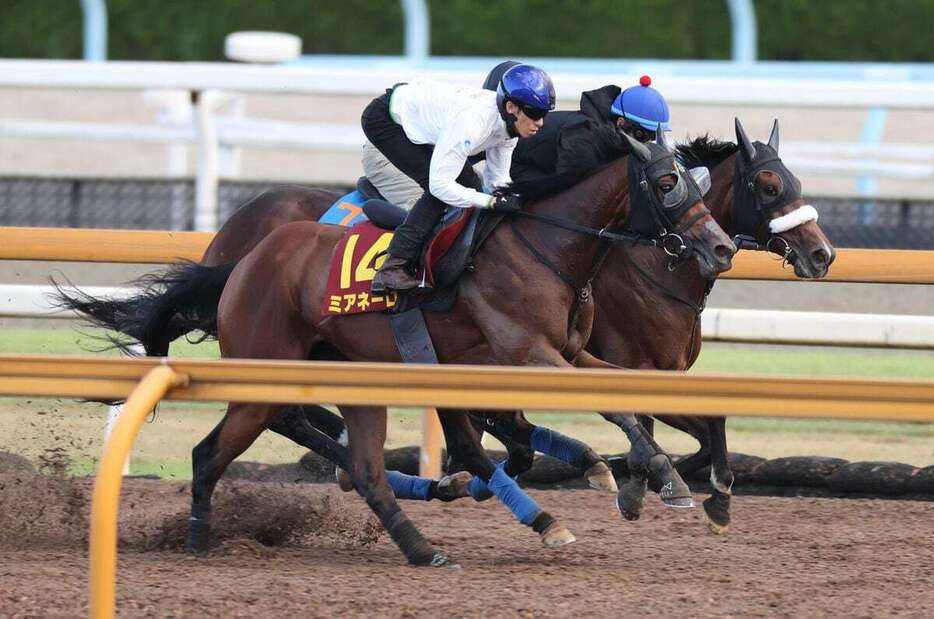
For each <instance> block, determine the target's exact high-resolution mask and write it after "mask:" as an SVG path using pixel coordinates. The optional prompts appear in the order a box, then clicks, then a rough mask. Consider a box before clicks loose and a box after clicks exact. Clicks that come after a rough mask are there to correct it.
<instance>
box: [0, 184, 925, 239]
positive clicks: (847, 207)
mask: <svg viewBox="0 0 934 619" xmlns="http://www.w3.org/2000/svg"><path fill="white" fill-rule="evenodd" d="M271 186H274V184H272V183H255V182H249V183H247V182H223V183H221V186H220V191H219V204H220V220H221V221H224V220H225V219H226V218H227V217H229V216H230V214H231V213H232V212H233V211H234V210H236V209H237V207H238V206H240V205H241V204H243V203H244V202H245V201H246V200H248V199H249V198H251V197H253V196H255V195H256V194H258V193H259V192H261V191H263V190H264V189H267V188H269V187H271ZM332 189H335V190H338V191H339V190H341V189H346V188H344V187H332ZM194 202H195V192H194V183H193V182H192V181H185V180H179V181H170V180H138V179H66V178H48V179H44V178H3V179H0V225H2V226H49V227H63V228H128V229H132V228H136V229H145V228H149V229H156V230H171V229H176V230H190V229H191V228H192V227H193V222H194ZM811 203H812V204H813V205H814V206H815V207H816V208H817V210H818V211H819V213H820V225H821V227H822V228H823V229H824V231H825V232H826V233H827V235H828V237H829V238H830V240H831V242H833V244H834V245H835V246H837V247H867V248H888V249H934V201H908V200H875V201H872V202H869V203H867V202H866V201H865V200H864V199H857V198H814V197H812V198H811Z"/></svg>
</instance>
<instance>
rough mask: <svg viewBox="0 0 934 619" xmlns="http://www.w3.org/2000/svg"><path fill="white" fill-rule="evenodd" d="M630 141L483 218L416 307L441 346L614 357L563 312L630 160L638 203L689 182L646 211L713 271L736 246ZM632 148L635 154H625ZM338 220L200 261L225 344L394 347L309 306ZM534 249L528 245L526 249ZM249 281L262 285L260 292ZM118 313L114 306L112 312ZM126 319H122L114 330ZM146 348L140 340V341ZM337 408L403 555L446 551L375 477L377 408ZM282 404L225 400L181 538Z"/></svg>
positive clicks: (300, 354) (577, 362) (201, 458)
mask: <svg viewBox="0 0 934 619" xmlns="http://www.w3.org/2000/svg"><path fill="white" fill-rule="evenodd" d="M632 148H633V150H634V152H635V153H637V156H633V157H630V158H628V160H627V158H621V159H619V160H617V161H615V162H613V163H610V164H609V165H607V166H605V167H604V168H603V169H601V170H600V171H598V172H596V173H595V174H593V175H592V176H590V177H589V178H587V179H586V180H584V181H583V182H581V183H579V184H578V185H576V186H574V187H573V188H571V189H570V190H568V191H565V192H563V193H561V194H558V195H556V196H554V197H552V198H548V199H544V200H540V201H536V202H532V203H530V204H529V205H528V207H527V209H526V211H525V213H526V215H525V216H524V217H523V218H520V219H518V220H516V221H514V222H512V225H511V226H510V227H507V226H504V225H501V226H499V227H497V228H496V229H495V230H494V231H493V233H492V235H491V236H490V238H489V240H488V241H487V242H486V244H485V245H484V246H483V247H482V248H481V249H480V251H479V252H478V254H477V256H476V271H475V272H473V273H471V274H469V275H468V276H465V277H464V278H463V279H462V280H461V282H460V287H459V295H458V298H457V301H456V303H455V306H454V308H453V310H452V311H450V312H446V313H438V314H433V313H429V314H428V315H427V322H428V327H429V331H430V332H431V333H432V334H433V337H434V340H435V345H436V350H437V353H438V358H439V360H441V361H442V362H445V363H484V364H490V363H493V364H509V365H548V366H555V367H572V366H577V367H598V368H611V367H614V366H612V365H611V364H608V363H606V362H604V361H601V360H599V359H597V358H595V357H593V356H592V355H590V354H588V353H586V352H584V350H583V346H584V344H585V343H586V341H587V337H588V335H589V333H590V329H591V322H592V317H593V306H592V304H591V303H584V304H581V305H580V306H579V308H578V309H579V311H578V312H577V316H576V320H569V316H570V315H571V312H572V307H574V306H575V298H577V296H578V295H580V293H581V290H584V289H586V290H587V291H588V292H589V281H590V280H591V279H592V278H593V276H594V275H595V274H596V273H597V272H598V271H599V268H598V267H599V265H600V264H601V263H602V260H598V257H599V255H600V254H601V251H600V250H601V247H605V244H606V243H607V241H608V239H614V237H615V240H625V241H626V242H631V238H632V237H631V236H628V237H624V236H617V235H614V233H613V232H611V230H614V229H618V228H621V227H622V226H623V225H624V223H625V222H627V221H628V220H629V219H630V216H631V215H635V214H636V213H637V211H635V210H633V209H631V208H630V184H629V174H634V173H639V174H641V176H642V178H643V180H646V179H648V180H649V181H651V182H650V183H648V184H646V183H641V184H639V185H634V186H636V187H639V186H641V187H642V191H643V192H644V193H646V194H648V198H646V199H647V200H648V203H649V204H654V205H661V204H664V205H665V206H670V205H669V204H668V203H667V202H666V198H665V196H666V195H667V194H668V193H672V194H673V195H674V194H679V192H678V190H677V188H678V186H679V183H680V184H683V185H688V186H689V187H688V189H687V190H684V189H683V187H682V191H681V192H680V193H681V194H683V197H684V199H682V200H681V201H680V203H679V204H677V205H674V206H677V207H678V208H676V209H674V210H673V211H672V212H671V213H664V212H661V211H659V212H655V213H652V214H651V217H652V218H654V220H655V221H656V222H658V221H659V220H662V221H667V224H668V230H672V231H674V232H675V233H677V234H679V235H680V236H679V237H678V238H679V240H681V239H683V241H686V242H687V243H688V244H689V245H690V246H691V247H692V249H693V255H694V256H695V258H696V259H697V263H698V265H699V270H700V271H701V272H702V273H704V275H705V276H706V277H710V278H713V277H715V276H716V275H717V274H718V273H719V272H722V271H723V270H725V269H727V268H729V265H730V258H731V256H732V254H733V252H734V251H735V248H734V246H733V244H732V242H731V241H730V239H729V238H728V237H727V236H726V235H725V234H724V233H723V232H722V230H720V229H719V227H717V226H716V224H715V223H713V220H712V219H711V218H710V215H709V212H708V211H707V210H706V207H705V206H704V204H703V201H702V199H701V196H700V192H699V191H698V190H697V188H696V185H695V184H694V183H693V180H691V179H690V178H689V177H688V176H686V175H683V174H682V175H680V177H679V176H678V166H677V165H676V164H675V163H674V160H673V157H672V156H671V153H670V152H668V151H667V149H665V148H664V147H662V146H659V145H655V144H652V145H640V144H637V143H633V144H632ZM635 161H637V163H635V164H634V165H633V164H632V163H630V162H635ZM627 166H628V169H627ZM666 166H667V167H666ZM691 187H693V190H692V189H691ZM643 197H644V196H643ZM672 213H677V217H676V218H674V219H672V218H671V216H672ZM527 217H536V219H534V220H529V219H527ZM653 232H656V231H655V230H653ZM666 232H667V230H666ZM343 233H344V231H343V230H342V229H340V228H336V227H333V226H327V225H321V224H317V223H313V222H308V221H303V222H294V223H290V224H287V225H283V226H281V227H278V228H276V229H275V230H274V231H273V232H271V233H270V234H269V235H268V236H266V237H265V238H263V240H262V241H261V242H260V243H259V244H258V245H257V246H256V247H255V249H253V251H251V252H250V253H249V254H248V255H246V256H245V257H244V258H243V259H242V260H240V261H239V262H237V263H236V266H235V267H233V268H232V269H231V266H230V265H229V264H226V265H221V266H218V267H214V268H213V269H207V271H208V272H210V273H212V274H214V273H216V274H219V275H217V278H218V281H219V280H220V279H226V278H229V279H226V285H225V286H224V288H223V295H222V297H221V300H220V303H219V305H217V306H216V311H217V334H218V337H219V340H220V343H221V352H222V354H223V355H224V356H226V357H247V358H275V359H306V358H310V357H315V356H316V355H317V354H320V351H322V350H323V351H325V352H324V354H325V355H327V354H333V353H336V354H337V355H339V356H340V357H342V358H347V359H350V360H364V359H365V360H377V361H398V360H399V356H398V353H397V351H396V348H395V344H394V342H393V339H392V336H391V333H390V330H389V328H388V318H387V316H385V315H383V314H358V315H352V316H340V317H334V316H322V315H320V311H319V308H320V307H321V304H322V303H321V302H322V298H323V295H324V281H323V278H321V277H320V273H321V272H322V270H324V269H326V267H327V265H328V263H329V260H330V258H331V254H332V253H333V251H334V247H335V245H336V243H337V241H338V240H339V239H340V237H341V236H342V235H343ZM520 239H521V241H520ZM533 248H537V249H535V250H534V251H533ZM683 248H684V245H683V244H682V249H683ZM533 255H534V256H535V258H536V259H532V260H530V259H529V258H530V257H531V256H533ZM201 268H202V269H203V267H201ZM202 272H203V271H202ZM556 274H559V275H561V274H563V277H556ZM588 275H589V277H588ZM214 281H215V280H213V279H212V278H211V277H206V278H201V280H200V281H199V282H196V283H195V284H194V285H192V286H190V287H189V288H188V293H190V294H193V296H194V297H197V296H198V295H197V291H198V289H199V285H200V284H204V283H205V282H214ZM532 281H534V282H536V285H535V286H534V287H533V286H524V285H523V284H524V283H525V282H532ZM572 282H580V283H581V284H584V286H583V287H582V288H580V289H577V290H574V289H573V288H572V286H568V285H567V284H568V283H572ZM258 291H265V293H264V294H263V295H258V294H257V293H258ZM165 296H166V295H164V294H163V295H161V297H160V295H159V294H158V293H152V295H150V297H149V298H148V300H149V301H150V302H151V303H150V308H149V309H150V310H152V309H153V306H155V305H158V304H159V300H160V298H162V297H165ZM167 296H168V297H171V298H172V302H171V304H172V305H174V307H173V308H172V311H171V312H170V321H175V323H174V325H175V326H176V327H177V326H178V324H179V318H178V316H179V315H181V316H183V317H184V316H185V315H186V312H188V311H189V309H190V308H183V307H181V306H180V305H178V304H177V301H179V297H178V296H173V294H171V293H170V294H168V295H167ZM85 300H86V299H85ZM78 301H79V302H78V303H75V306H76V305H78V304H79V303H80V300H78ZM85 309H87V307H86V308H85ZM204 309H209V308H205V307H204V306H203V305H202V306H199V304H198V303H197V302H196V303H195V304H194V309H191V310H190V311H191V313H190V314H189V316H192V317H195V318H201V317H202V316H201V315H199V313H198V312H199V311H201V310H204ZM137 310H139V307H137V308H136V310H134V311H135V312H136V314H135V315H133V316H132V319H133V320H135V321H136V322H137V325H136V333H139V334H142V335H143V336H145V332H146V330H147V328H148V325H147V322H148V320H149V318H151V313H147V312H146V311H143V312H139V311H137ZM87 313H88V314H89V315H92V316H93V314H94V312H93V311H88V312H87ZM117 313H119V312H117ZM128 316H129V314H123V315H121V316H120V318H121V320H124V319H127V318H128ZM99 322H100V321H99ZM131 322H132V321H131ZM569 322H570V323H571V324H569ZM102 324H103V323H102ZM170 324H171V322H170ZM140 325H143V326H142V327H140ZM123 326H124V327H126V326H127V325H123ZM121 330H124V329H121ZM127 330H132V329H126V330H124V332H126V331H127ZM141 341H143V340H141ZM152 351H153V349H152V348H150V347H148V346H147V352H152ZM339 408H340V409H341V412H342V413H343V415H344V419H345V422H346V426H347V430H348V434H349V443H350V457H351V466H350V473H351V477H352V479H353V482H354V484H355V486H356V488H357V490H358V492H359V493H360V494H361V495H362V496H364V498H365V499H366V500H367V502H368V504H369V505H370V507H371V508H372V509H373V510H374V512H376V514H377V515H378V516H379V517H380V520H381V522H382V523H383V525H384V527H385V528H386V529H387V530H388V531H389V533H390V535H391V536H392V537H393V539H394V540H395V541H396V543H397V544H398V545H399V547H400V549H401V550H402V551H403V553H404V554H405V555H406V557H407V558H408V560H409V561H410V562H411V563H413V564H416V565H426V564H431V565H440V564H445V563H447V562H448V559H447V558H446V557H445V556H444V555H443V554H441V553H440V552H438V551H437V550H436V549H435V548H434V547H433V546H432V545H431V544H430V543H428V541H427V540H425V539H424V538H423V537H422V536H421V535H420V533H419V532H418V531H417V529H416V528H415V527H414V525H413V524H412V523H411V522H409V521H408V519H407V518H406V517H405V515H404V514H403V513H402V511H401V509H400V508H399V506H398V504H397V503H396V501H395V498H394V497H393V495H392V493H391V491H390V490H389V487H388V485H387V483H386V476H385V471H384V470H383V463H382V448H383V442H384V438H385V414H386V413H385V408H382V407H348V406H341V407H339ZM281 409H282V407H280V406H271V405H258V404H243V403H231V404H230V406H229V407H228V412H227V415H226V416H225V418H224V419H223V420H222V421H221V423H220V424H219V425H218V426H217V427H216V428H215V429H214V430H213V431H212V432H211V433H210V434H209V435H208V436H207V437H206V438H205V439H204V440H203V441H202V442H201V443H199V444H198V445H197V446H196V447H195V449H194V450H193V452H192V456H193V473H194V479H193V484H192V517H191V520H190V528H189V536H188V541H187V546H188V548H189V549H191V550H194V551H203V550H204V549H206V547H207V541H208V534H209V522H208V517H209V512H210V498H211V494H212V492H213V489H214V486H215V485H216V482H217V480H218V479H219V477H220V476H221V474H222V473H223V470H224V469H225V468H226V466H227V464H229V462H230V461H232V460H233V459H234V458H235V457H236V456H237V455H239V453H242V451H243V450H244V449H246V447H248V446H249V445H250V444H251V443H252V442H253V440H255V438H256V437H257V436H258V435H259V433H261V432H262V431H263V430H264V429H265V428H266V427H268V426H270V424H272V423H274V421H275V420H276V417H277V415H278V414H279V413H280V411H281ZM441 420H442V427H443V428H444V432H445V438H446V440H447V441H448V449H449V451H451V452H452V453H454V454H456V455H457V456H458V457H459V458H463V460H462V461H464V462H466V463H467V468H468V470H470V472H471V473H473V474H474V475H476V476H478V477H479V478H480V479H482V480H484V481H485V482H487V483H488V484H489V487H490V490H491V491H492V492H493V494H495V495H496V496H497V497H498V498H500V499H501V500H502V501H503V502H504V503H505V504H506V505H507V506H508V507H510V509H511V510H512V511H513V513H514V515H516V517H517V519H519V520H520V521H522V522H523V523H524V524H526V525H528V526H531V527H532V528H533V529H534V530H535V531H536V532H538V533H539V534H540V535H541V536H542V539H543V542H544V543H545V544H546V545H561V544H563V543H566V542H567V541H572V540H573V536H570V533H569V532H567V531H566V529H564V528H563V527H561V526H560V525H559V524H558V523H557V521H555V520H554V519H553V518H552V517H551V516H550V515H549V514H547V512H544V511H542V510H541V509H540V508H538V506H537V504H535V503H534V501H532V500H531V499H530V498H528V497H527V496H526V495H525V494H524V493H523V492H522V491H521V490H520V489H519V488H518V486H517V485H516V484H515V481H514V480H512V479H511V478H510V477H509V476H508V475H506V474H505V473H502V472H501V469H497V468H496V467H495V466H494V465H493V463H492V462H490V461H489V459H488V458H486V456H485V455H484V454H483V452H482V448H481V447H480V444H479V437H478V435H477V433H476V432H475V430H474V429H473V427H472V426H471V425H470V422H469V420H468V417H467V416H466V414H465V413H463V412H460V411H457V412H453V411H452V412H445V413H444V414H442V415H441ZM630 420H631V424H630V425H629V426H628V428H627V432H628V431H630V430H631V431H632V432H633V433H634V435H639V436H642V434H644V431H643V430H642V428H641V426H639V424H638V422H636V421H635V419H634V417H633V416H630ZM641 446H642V448H643V449H642V451H641V458H642V459H641V464H642V465H644V466H645V467H646V468H648V469H650V470H653V471H654V472H655V473H656V474H658V475H661V476H663V477H666V478H667V479H669V481H671V482H676V483H678V484H683V482H681V481H680V478H678V477H677V473H676V472H675V471H674V470H673V469H671V468H670V466H668V464H669V459H668V457H667V456H666V455H664V454H663V453H661V452H660V451H657V450H655V449H654V447H655V446H654V442H652V441H651V440H650V439H649V440H645V439H643V440H642V443H641ZM666 467H667V468H666ZM669 487H671V484H669Z"/></svg>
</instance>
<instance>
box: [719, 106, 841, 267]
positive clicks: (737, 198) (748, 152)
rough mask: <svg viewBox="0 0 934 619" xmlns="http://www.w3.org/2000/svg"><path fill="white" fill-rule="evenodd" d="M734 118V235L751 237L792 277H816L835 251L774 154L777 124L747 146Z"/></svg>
mask: <svg viewBox="0 0 934 619" xmlns="http://www.w3.org/2000/svg"><path fill="white" fill-rule="evenodd" d="M735 120H736V142H737V145H738V146H739V152H738V153H737V155H736V172H735V176H734V181H733V182H734V194H733V199H734V203H733V220H734V222H735V224H736V232H737V234H740V235H746V236H751V237H753V238H754V239H755V240H756V242H757V243H758V244H760V245H762V246H764V247H766V248H767V249H768V250H769V251H771V252H772V253H775V254H778V255H780V256H781V257H782V258H783V259H785V260H787V261H788V262H789V263H791V264H792V266H794V269H795V275H797V276H798V277H801V278H805V279H819V278H821V277H823V276H824V275H826V274H827V270H828V269H829V268H830V265H831V263H833V261H834V258H835V257H836V252H835V251H834V248H833V246H832V245H831V244H830V241H829V240H828V239H827V236H826V235H825V234H824V232H823V230H821V228H820V226H818V225H817V211H816V210H815V209H814V207H813V206H811V205H810V204H806V203H805V201H804V200H803V198H802V197H801V182H800V181H799V180H798V179H797V178H796V177H795V175H794V174H792V172H791V171H790V170H789V169H788V168H787V167H785V164H784V163H783V162H782V160H781V157H779V155H778V145H779V138H778V120H776V121H775V123H774V125H772V133H771V135H770V136H769V141H768V143H767V144H763V143H762V142H758V141H757V142H751V141H750V140H749V137H748V136H747V135H746V131H745V130H744V129H743V125H742V123H740V121H739V119H738V118H737V119H735Z"/></svg>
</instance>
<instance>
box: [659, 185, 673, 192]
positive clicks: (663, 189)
mask: <svg viewBox="0 0 934 619" xmlns="http://www.w3.org/2000/svg"><path fill="white" fill-rule="evenodd" d="M659 188H660V189H661V190H662V191H663V192H664V193H668V192H669V191H671V190H672V189H674V188H675V186H674V183H662V184H661V185H660V186H659Z"/></svg>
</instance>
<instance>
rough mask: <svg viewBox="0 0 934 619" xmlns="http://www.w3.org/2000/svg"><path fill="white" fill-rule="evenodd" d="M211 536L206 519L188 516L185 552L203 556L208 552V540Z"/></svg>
mask: <svg viewBox="0 0 934 619" xmlns="http://www.w3.org/2000/svg"><path fill="white" fill-rule="evenodd" d="M210 537H211V526H210V524H208V522H207V520H206V519H199V518H189V519H188V536H187V537H186V538H185V552H187V553H188V554H192V555H195V556H196V557H203V556H205V555H206V554H208V541H209V539H210Z"/></svg>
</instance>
